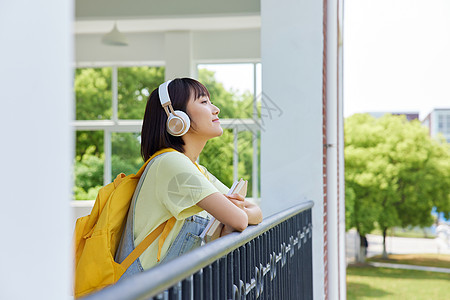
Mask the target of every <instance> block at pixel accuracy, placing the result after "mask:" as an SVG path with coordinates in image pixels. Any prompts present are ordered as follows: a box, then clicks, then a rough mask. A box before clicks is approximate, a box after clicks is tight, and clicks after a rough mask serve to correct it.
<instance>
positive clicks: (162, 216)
mask: <svg viewBox="0 0 450 300" xmlns="http://www.w3.org/2000/svg"><path fill="white" fill-rule="evenodd" d="M200 168H201V169H202V171H203V172H204V174H203V173H202V172H200V170H199V169H198V168H197V166H196V165H195V164H193V163H192V161H191V160H190V159H189V158H188V157H187V156H186V155H184V154H183V153H180V152H169V153H167V154H164V155H161V156H158V157H156V158H155V161H154V162H153V164H152V165H151V166H150V169H149V170H148V173H147V176H146V177H145V179H144V182H143V184H142V187H141V190H140V192H139V195H138V198H137V199H136V208H135V216H134V238H135V240H134V242H135V245H138V244H139V243H140V242H142V240H143V239H144V238H145V237H146V236H147V235H148V234H149V233H151V232H152V231H153V230H154V229H155V228H156V227H158V226H159V225H160V224H162V223H163V222H165V221H167V220H168V219H170V218H171V217H172V216H174V217H175V218H176V219H177V221H176V222H175V225H174V227H173V229H172V230H171V231H170V233H169V235H168V236H167V238H166V240H165V242H164V245H163V247H162V249H161V259H163V258H164V257H165V255H166V253H167V251H168V249H169V246H170V245H171V244H172V242H173V241H174V240H175V238H176V236H177V235H178V233H179V232H180V230H181V227H182V226H183V223H184V220H185V219H186V218H188V217H190V216H192V215H195V214H199V215H202V216H206V212H205V211H203V209H201V208H200V207H198V206H197V205H196V204H197V203H198V202H199V201H200V200H202V199H204V198H205V197H207V196H209V195H211V194H213V193H216V192H220V193H223V194H225V193H227V192H228V188H227V187H226V186H225V185H224V184H223V183H221V182H220V181H219V180H218V179H216V178H215V177H214V176H213V175H212V174H210V173H209V172H208V171H207V170H206V168H204V167H203V166H200ZM205 175H206V176H205ZM158 240H159V238H157V239H156V240H155V241H154V242H153V243H152V244H151V245H150V246H149V247H148V248H147V249H146V250H145V251H144V253H142V255H141V256H140V261H141V264H142V267H143V268H144V269H149V268H151V267H153V266H155V265H156V264H157V263H158V262H157V259H156V255H157V252H158Z"/></svg>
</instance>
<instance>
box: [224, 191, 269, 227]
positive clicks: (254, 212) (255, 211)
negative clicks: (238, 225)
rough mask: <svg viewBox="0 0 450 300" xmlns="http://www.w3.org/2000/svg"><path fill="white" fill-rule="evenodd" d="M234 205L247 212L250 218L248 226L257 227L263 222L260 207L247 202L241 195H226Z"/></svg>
mask: <svg viewBox="0 0 450 300" xmlns="http://www.w3.org/2000/svg"><path fill="white" fill-rule="evenodd" d="M224 196H225V197H227V198H228V200H230V201H231V202H232V203H233V204H234V205H236V206H237V207H239V208H240V209H242V210H243V211H245V213H246V214H247V216H248V224H249V225H256V224H259V223H261V221H262V212H261V209H260V208H259V206H258V205H256V204H254V203H252V202H250V201H248V200H245V197H244V196H242V195H240V194H231V195H224Z"/></svg>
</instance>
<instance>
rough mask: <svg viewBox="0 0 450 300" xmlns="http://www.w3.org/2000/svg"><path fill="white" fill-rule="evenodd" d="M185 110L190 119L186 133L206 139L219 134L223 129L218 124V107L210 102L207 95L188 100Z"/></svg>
mask: <svg viewBox="0 0 450 300" xmlns="http://www.w3.org/2000/svg"><path fill="white" fill-rule="evenodd" d="M186 112H187V114H188V115H189V118H190V119H191V128H190V129H189V131H188V134H195V135H199V136H202V137H204V138H206V139H211V138H213V137H217V136H221V135H222V133H223V129H222V127H221V126H220V121H219V116H218V115H219V112H220V109H219V108H218V107H217V106H215V105H214V104H212V103H211V101H210V100H209V98H208V96H201V97H200V98H197V99H193V97H192V98H191V99H190V100H189V101H188V104H187V107H186Z"/></svg>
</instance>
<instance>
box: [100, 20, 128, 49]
mask: <svg viewBox="0 0 450 300" xmlns="http://www.w3.org/2000/svg"><path fill="white" fill-rule="evenodd" d="M102 43H103V44H106V45H112V46H128V40H127V37H126V36H125V35H124V34H123V33H122V32H120V31H119V30H117V24H116V23H114V28H113V29H112V30H111V31H110V32H108V33H107V34H105V35H104V36H103V37H102Z"/></svg>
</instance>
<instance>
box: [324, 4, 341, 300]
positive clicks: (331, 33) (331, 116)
mask: <svg viewBox="0 0 450 300" xmlns="http://www.w3.org/2000/svg"><path fill="white" fill-rule="evenodd" d="M337 16H338V11H337V0H328V1H327V73H326V74H327V81H326V82H327V85H326V93H327V108H326V111H327V223H328V226H327V233H328V236H327V237H328V238H327V247H328V251H327V253H328V297H329V299H339V255H338V254H339V242H338V232H339V230H338V225H339V224H338V165H337V162H338V140H337V139H338V130H339V125H338V121H339V118H338V76H337V74H338V19H337ZM342 150H343V149H342ZM341 200H343V199H341ZM342 213H345V211H344V212H342ZM342 238H345V237H342ZM344 299H345V298H344Z"/></svg>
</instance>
